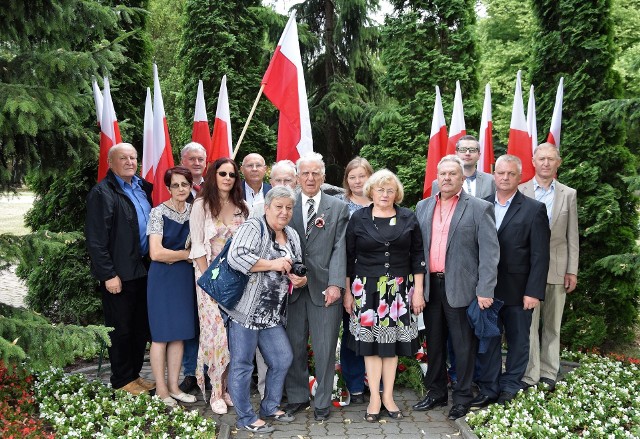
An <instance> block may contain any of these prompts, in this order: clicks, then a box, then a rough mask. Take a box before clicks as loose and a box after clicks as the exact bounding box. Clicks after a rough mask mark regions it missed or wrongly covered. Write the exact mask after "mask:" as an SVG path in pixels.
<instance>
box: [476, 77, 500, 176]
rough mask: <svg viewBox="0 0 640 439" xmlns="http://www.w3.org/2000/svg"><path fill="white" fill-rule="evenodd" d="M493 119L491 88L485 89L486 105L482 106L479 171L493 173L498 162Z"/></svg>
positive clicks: (479, 136) (488, 86) (479, 135)
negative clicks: (494, 150)
mask: <svg viewBox="0 0 640 439" xmlns="http://www.w3.org/2000/svg"><path fill="white" fill-rule="evenodd" d="M492 119H493V117H492V116H491V86H490V85H489V84H487V85H485V87H484V105H483V106H482V121H481V122H480V132H479V134H478V138H479V139H478V143H480V160H479V161H478V170H479V171H482V172H487V173H491V165H493V164H494V163H495V162H496V159H495V157H494V155H493V120H492Z"/></svg>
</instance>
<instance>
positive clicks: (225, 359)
mask: <svg viewBox="0 0 640 439" xmlns="http://www.w3.org/2000/svg"><path fill="white" fill-rule="evenodd" d="M239 211H240V209H237V211H236V215H234V221H233V223H232V224H231V225H229V226H227V225H226V224H225V223H224V222H223V221H222V220H220V219H219V218H213V217H211V214H210V213H209V212H205V209H204V205H203V201H202V199H200V198H199V199H196V201H195V202H194V203H193V208H192V212H191V219H190V226H191V241H192V246H191V253H190V258H191V259H193V260H194V263H193V265H194V268H195V278H196V299H197V303H198V318H199V321H200V341H199V347H198V362H197V365H196V379H197V381H198V386H199V387H200V389H201V390H202V394H203V396H206V395H205V380H204V374H203V366H204V365H207V367H208V373H207V374H208V375H209V378H210V380H211V399H210V402H211V403H213V402H215V401H216V400H218V399H220V398H222V395H223V393H224V392H225V387H226V386H224V385H223V380H222V378H223V376H224V373H225V371H226V369H227V365H228V364H229V360H230V355H229V344H228V339H227V330H226V328H225V326H224V321H223V319H222V315H221V314H220V309H219V308H218V304H217V302H216V301H215V300H213V299H212V298H211V296H209V295H208V294H207V293H205V292H204V291H203V290H202V289H201V288H200V287H199V286H197V281H198V279H199V278H200V276H201V275H202V273H201V272H200V269H199V268H198V265H197V264H196V263H195V259H196V258H199V257H201V256H206V258H207V265H209V264H211V262H212V261H213V260H214V259H215V257H216V256H217V255H218V253H220V251H222V248H223V247H224V245H225V243H226V242H227V239H229V238H231V237H232V236H233V234H234V233H235V231H236V230H237V229H238V227H239V226H240V224H242V223H243V222H244V220H245V218H244V217H242V216H241V215H238V214H237V213H238V212H239Z"/></svg>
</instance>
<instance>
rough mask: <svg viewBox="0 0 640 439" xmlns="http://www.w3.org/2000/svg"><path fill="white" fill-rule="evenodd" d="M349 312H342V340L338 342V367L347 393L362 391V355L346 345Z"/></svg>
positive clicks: (348, 335)
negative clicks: (340, 369)
mask: <svg viewBox="0 0 640 439" xmlns="http://www.w3.org/2000/svg"><path fill="white" fill-rule="evenodd" d="M351 336H352V335H351V334H350V333H349V314H347V313H346V312H344V311H343V313H342V341H341V343H340V367H341V368H342V377H343V378H344V382H345V384H346V385H347V390H349V393H362V392H364V374H365V368H364V357H363V356H361V355H356V353H355V352H354V351H352V350H351V349H349V347H348V346H347V344H348V340H349V337H351Z"/></svg>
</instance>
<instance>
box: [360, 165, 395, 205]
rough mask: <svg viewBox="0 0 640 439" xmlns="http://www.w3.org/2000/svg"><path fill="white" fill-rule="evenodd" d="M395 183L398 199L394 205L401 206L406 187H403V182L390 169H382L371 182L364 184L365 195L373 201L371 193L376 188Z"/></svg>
mask: <svg viewBox="0 0 640 439" xmlns="http://www.w3.org/2000/svg"><path fill="white" fill-rule="evenodd" d="M388 183H394V184H395V185H396V188H397V192H396V198H395V199H394V200H393V201H394V203H396V204H400V203H402V200H403V199H404V186H402V182H401V181H400V179H399V178H398V177H397V176H396V174H394V173H393V172H391V171H389V170H388V169H380V170H379V171H377V172H374V173H373V175H372V176H371V177H369V180H367V182H366V183H365V184H364V195H365V196H366V197H367V198H369V199H370V200H372V199H373V198H372V197H371V191H372V190H373V188H374V187H376V186H382V185H383V184H388Z"/></svg>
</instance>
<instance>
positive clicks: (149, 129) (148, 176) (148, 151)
mask: <svg viewBox="0 0 640 439" xmlns="http://www.w3.org/2000/svg"><path fill="white" fill-rule="evenodd" d="M153 160H154V153H153V107H152V106H151V89H150V88H149V87H147V100H146V101H145V103H144V133H143V134H142V170H141V176H142V178H144V179H145V180H147V181H148V182H153V164H154V161H153Z"/></svg>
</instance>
